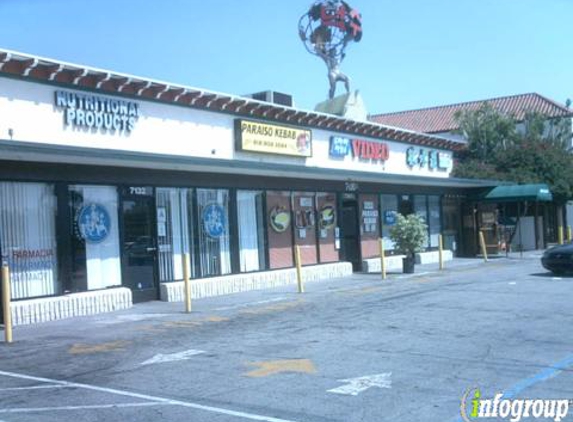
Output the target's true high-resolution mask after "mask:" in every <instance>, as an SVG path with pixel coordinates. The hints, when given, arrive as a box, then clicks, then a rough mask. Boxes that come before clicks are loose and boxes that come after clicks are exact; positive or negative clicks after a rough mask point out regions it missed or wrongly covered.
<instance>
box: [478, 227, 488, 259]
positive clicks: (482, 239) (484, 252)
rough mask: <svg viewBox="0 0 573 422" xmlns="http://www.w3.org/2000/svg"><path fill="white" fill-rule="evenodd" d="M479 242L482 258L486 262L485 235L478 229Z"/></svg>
mask: <svg viewBox="0 0 573 422" xmlns="http://www.w3.org/2000/svg"><path fill="white" fill-rule="evenodd" d="M479 244H480V246H481V253H482V255H483V260H484V261H485V262H487V248H486V247H485V237H484V235H483V231H482V230H480V231H479Z"/></svg>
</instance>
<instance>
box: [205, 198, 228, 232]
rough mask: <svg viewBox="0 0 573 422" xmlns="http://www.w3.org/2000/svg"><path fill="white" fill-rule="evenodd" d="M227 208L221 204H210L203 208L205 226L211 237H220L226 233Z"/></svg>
mask: <svg viewBox="0 0 573 422" xmlns="http://www.w3.org/2000/svg"><path fill="white" fill-rule="evenodd" d="M226 225H227V224H226V219H225V209H224V208H223V207H222V206H221V205H219V204H208V205H206V206H205V208H203V228H204V230H205V233H207V235H208V236H209V237H212V238H215V239H217V238H219V237H221V236H223V235H224V234H225V227H226Z"/></svg>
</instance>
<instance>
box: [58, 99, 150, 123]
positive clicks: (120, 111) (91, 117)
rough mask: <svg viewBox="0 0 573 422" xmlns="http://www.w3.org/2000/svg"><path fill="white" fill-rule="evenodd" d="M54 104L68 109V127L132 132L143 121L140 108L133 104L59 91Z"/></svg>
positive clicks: (65, 120) (66, 112)
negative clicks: (140, 118) (138, 122)
mask: <svg viewBox="0 0 573 422" xmlns="http://www.w3.org/2000/svg"><path fill="white" fill-rule="evenodd" d="M54 101H55V105H56V107H58V108H62V109H64V123H65V124H66V126H72V127H77V128H87V129H98V130H105V131H110V132H112V131H113V132H131V131H132V130H133V128H134V127H135V122H137V119H138V118H139V107H138V105H137V103H135V102H133V101H124V100H116V99H111V98H105V97H100V96H98V95H85V94H78V93H75V92H69V91H56V95H55V98H54Z"/></svg>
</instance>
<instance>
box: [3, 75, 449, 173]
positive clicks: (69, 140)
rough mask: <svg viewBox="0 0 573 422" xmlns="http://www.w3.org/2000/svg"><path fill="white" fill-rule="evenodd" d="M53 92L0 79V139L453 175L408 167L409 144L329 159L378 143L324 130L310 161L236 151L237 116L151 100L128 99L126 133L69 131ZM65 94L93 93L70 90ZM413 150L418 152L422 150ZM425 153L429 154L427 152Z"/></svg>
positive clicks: (316, 139)
mask: <svg viewBox="0 0 573 422" xmlns="http://www.w3.org/2000/svg"><path fill="white" fill-rule="evenodd" d="M57 90H62V88H58V87H55V86H50V85H45V84H38V83H31V82H24V81H18V80H14V79H8V78H0V139H10V136H9V131H11V133H12V136H13V140H14V141H15V142H18V141H25V142H35V143H42V144H54V145H63V146H74V147H84V148H102V149H110V150H124V151H134V152H145V153H157V154H168V155H178V156H186V157H202V158H218V159H228V160H232V159H240V160H246V161H256V162H265V163H277V164H294V165H300V166H301V167H320V168H331V169H337V170H341V171H344V170H353V171H365V172H379V173H389V174H399V175H415V176H426V177H438V178H446V177H448V176H449V174H450V172H451V167H450V168H448V169H447V170H438V169H435V170H431V169H430V168H429V166H425V167H424V168H420V167H419V166H415V167H413V168H410V167H408V166H407V165H406V150H407V149H408V148H409V147H411V146H412V145H411V144H406V143H400V142H392V141H385V142H386V143H387V144H388V147H389V159H388V160H387V161H386V162H381V161H376V162H371V161H367V160H360V159H357V158H353V157H352V156H351V155H348V156H346V157H345V158H344V159H335V158H331V157H329V146H330V144H329V142H330V137H331V136H332V135H336V136H345V137H348V138H358V139H363V140H367V141H374V142H380V141H379V140H376V139H369V138H365V137H358V136H352V135H345V134H341V133H334V132H328V131H324V130H312V138H313V145H312V150H313V156H312V157H309V158H299V157H288V156H281V155H272V154H261V153H246V152H241V151H235V134H234V121H235V119H236V118H237V117H236V116H233V115H228V114H223V113H215V112H208V111H200V110H195V109H192V108H188V107H181V106H173V105H165V104H160V103H155V102H152V101H141V100H130V101H134V102H135V103H137V105H138V108H139V118H138V121H137V122H136V123H135V126H134V129H133V130H132V131H131V132H130V133H113V132H102V131H98V130H97V129H85V128H77V127H72V126H67V125H66V124H65V119H64V113H65V112H64V109H62V108H59V107H57V106H56V104H55V100H54V99H55V92H56V91H57ZM65 91H69V92H77V93H80V94H88V95H89V94H91V93H89V92H84V91H73V90H69V89H65ZM93 95H96V96H98V97H104V98H115V99H118V97H112V96H107V95H101V94H99V93H93ZM119 99H121V100H125V99H124V98H119ZM415 148H417V149H418V150H419V149H420V148H421V147H419V146H416V147H415ZM423 149H425V150H427V151H430V148H423ZM433 150H434V151H439V150H436V149H433ZM439 152H440V153H441V154H445V155H446V156H448V157H450V161H451V152H448V151H439Z"/></svg>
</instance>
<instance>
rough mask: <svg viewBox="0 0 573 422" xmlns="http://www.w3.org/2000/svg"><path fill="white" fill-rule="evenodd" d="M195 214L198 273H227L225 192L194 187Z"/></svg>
mask: <svg viewBox="0 0 573 422" xmlns="http://www.w3.org/2000/svg"><path fill="white" fill-rule="evenodd" d="M197 217H198V219H199V230H198V233H197V241H198V245H199V267H200V271H201V276H202V277H206V276H214V275H221V274H229V273H230V272H231V253H230V244H229V243H230V242H229V191H227V190H224V189H218V190H217V189H197Z"/></svg>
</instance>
